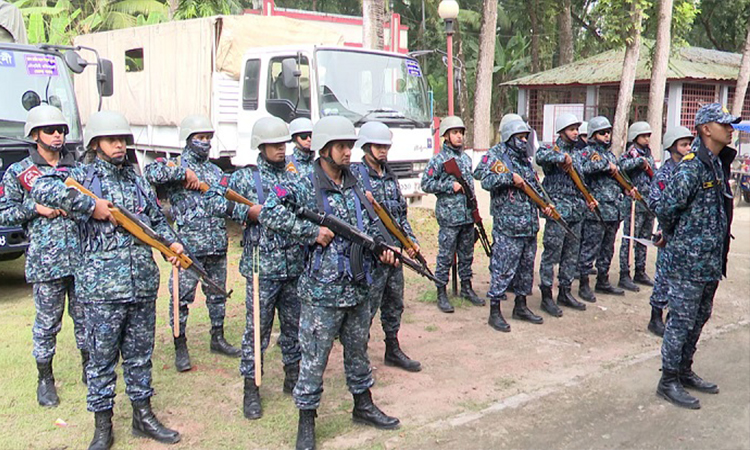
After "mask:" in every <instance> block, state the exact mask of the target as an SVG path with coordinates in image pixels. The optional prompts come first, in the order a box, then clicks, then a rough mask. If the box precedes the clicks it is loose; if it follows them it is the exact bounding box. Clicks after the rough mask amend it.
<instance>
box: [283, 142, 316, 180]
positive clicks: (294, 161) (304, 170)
mask: <svg viewBox="0 0 750 450" xmlns="http://www.w3.org/2000/svg"><path fill="white" fill-rule="evenodd" d="M314 161H315V152H313V151H306V150H302V149H301V148H299V147H297V146H295V147H294V151H293V152H292V154H291V155H288V156H287V157H286V170H287V171H288V172H292V173H296V174H297V175H298V176H300V177H303V178H304V177H308V176H310V172H312V168H313V162H314Z"/></svg>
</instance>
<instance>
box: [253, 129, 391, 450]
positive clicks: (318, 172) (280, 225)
mask: <svg viewBox="0 0 750 450" xmlns="http://www.w3.org/2000/svg"><path fill="white" fill-rule="evenodd" d="M356 139H357V136H356V133H355V129H354V125H353V124H352V123H351V121H349V120H348V119H346V118H344V117H341V116H327V117H324V118H322V119H321V120H319V121H318V122H317V123H316V124H315V127H314V130H313V141H312V146H311V148H312V149H313V150H316V151H318V152H319V154H320V158H318V159H317V160H316V161H315V163H314V164H313V173H312V174H311V175H310V176H309V177H304V178H301V179H299V180H298V181H297V182H296V183H293V184H288V185H286V186H277V187H275V188H274V189H273V190H272V191H271V192H270V193H269V195H268V197H267V198H266V202H265V203H264V205H263V208H262V209H261V212H260V223H261V225H263V226H264V227H268V228H269V229H271V230H272V231H274V232H278V233H286V234H289V235H291V236H293V237H294V238H296V239H298V240H299V241H301V242H302V243H303V244H305V245H307V246H308V252H309V258H308V260H307V268H306V269H305V270H304V271H303V272H302V275H301V276H300V279H299V283H298V292H299V295H300V299H301V302H302V306H301V311H300V336H299V340H300V346H301V348H302V362H301V364H300V375H299V380H298V381H297V385H296V386H295V388H294V392H293V396H294V402H295V404H296V405H297V408H299V409H300V417H299V426H298V430H297V445H296V448H297V449H312V448H315V416H316V411H317V408H318V406H319V405H320V396H321V393H322V392H323V372H324V371H325V367H326V365H327V363H328V355H329V353H330V351H331V347H332V345H333V340H334V336H336V335H337V334H338V335H339V337H340V340H341V344H342V345H343V347H344V371H345V372H346V382H347V385H348V386H349V391H350V392H351V393H352V394H353V396H354V410H353V412H352V418H353V419H354V420H355V421H358V422H362V423H365V424H368V425H372V426H374V427H377V428H385V429H393V428H396V427H398V425H399V420H398V419H396V418H394V417H389V416H387V415H385V414H384V413H383V412H382V411H381V410H380V409H379V408H378V407H377V406H375V404H374V403H373V401H372V395H371V393H370V387H371V386H372V385H373V378H372V369H371V367H370V361H369V359H368V357H367V341H368V339H369V327H370V305H369V302H368V293H369V289H368V286H367V284H368V281H370V280H371V278H370V276H369V275H368V274H367V272H368V270H367V269H368V268H369V267H371V266H372V263H373V262H374V261H373V260H372V258H371V257H370V256H368V255H369V254H365V255H363V257H364V258H365V273H364V274H353V273H352V267H351V264H350V255H351V251H352V249H353V248H354V247H353V246H352V245H351V243H350V242H348V241H346V240H344V239H343V238H342V237H340V236H334V234H333V233H332V232H331V230H329V229H328V228H326V227H320V226H318V225H316V224H314V223H311V222H309V221H306V220H304V219H302V218H299V217H297V216H296V215H295V214H294V212H293V211H294V209H293V206H291V205H290V203H289V199H292V200H293V201H294V202H295V203H296V204H298V205H301V206H304V207H306V208H310V209H318V210H323V211H325V212H326V213H327V214H331V215H333V216H336V217H338V218H339V219H341V220H343V221H346V222H347V223H349V224H350V225H351V226H353V227H357V228H358V229H359V230H361V231H364V232H370V230H371V229H374V227H375V224H376V222H375V220H374V219H373V217H374V216H373V215H372V214H371V213H370V212H368V210H369V211H371V208H370V207H369V202H368V200H367V198H366V197H365V195H364V193H363V192H362V190H361V189H360V188H359V187H358V183H357V179H356V178H355V177H354V176H353V175H352V174H351V172H350V171H349V163H350V158H351V148H352V146H353V144H354V142H355V140H356ZM360 248H361V247H360ZM380 259H381V262H384V263H388V264H395V257H394V255H393V253H392V252H391V251H386V252H384V253H383V254H382V255H380ZM358 275H364V277H363V278H364V279H362V281H358V280H359V276H358Z"/></svg>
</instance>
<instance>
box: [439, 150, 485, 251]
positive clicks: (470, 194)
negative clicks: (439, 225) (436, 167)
mask: <svg viewBox="0 0 750 450" xmlns="http://www.w3.org/2000/svg"><path fill="white" fill-rule="evenodd" d="M443 169H445V173H447V174H448V175H451V176H453V178H455V179H456V182H457V183H458V184H460V185H461V189H462V190H463V193H464V196H465V197H466V206H467V207H468V209H469V210H470V211H471V218H472V220H473V221H474V229H476V232H477V238H479V241H480V242H481V243H482V248H484V252H485V253H486V254H487V256H492V245H491V244H490V240H489V238H488V237H487V232H486V231H485V230H484V224H483V223H482V216H480V215H479V205H478V204H477V197H476V196H475V195H474V191H472V190H471V187H470V186H469V183H467V182H466V180H465V179H464V177H463V175H462V174H461V168H460V167H458V163H457V162H456V159H455V158H451V159H449V160H448V161H445V162H444V163H443ZM475 242H476V241H475Z"/></svg>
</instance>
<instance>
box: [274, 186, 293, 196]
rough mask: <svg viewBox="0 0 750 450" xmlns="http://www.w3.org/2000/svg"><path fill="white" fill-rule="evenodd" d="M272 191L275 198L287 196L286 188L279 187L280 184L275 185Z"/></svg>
mask: <svg viewBox="0 0 750 450" xmlns="http://www.w3.org/2000/svg"><path fill="white" fill-rule="evenodd" d="M273 191H274V192H275V193H276V196H278V197H279V198H284V197H286V196H287V194H289V192H287V190H286V188H285V187H284V186H281V185H280V184H277V185H276V186H274V187H273Z"/></svg>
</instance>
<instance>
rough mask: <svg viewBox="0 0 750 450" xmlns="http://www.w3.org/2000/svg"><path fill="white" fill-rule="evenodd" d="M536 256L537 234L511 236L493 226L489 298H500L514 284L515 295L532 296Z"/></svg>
mask: <svg viewBox="0 0 750 450" xmlns="http://www.w3.org/2000/svg"><path fill="white" fill-rule="evenodd" d="M535 257H536V235H534V236H528V237H510V236H506V235H505V234H503V233H502V232H500V231H499V230H498V229H497V227H493V228H492V258H491V259H490V290H489V292H487V297H489V299H490V300H498V301H499V299H500V298H501V297H502V296H503V294H505V291H506V290H507V289H508V286H510V285H511V283H512V284H513V292H514V293H515V294H516V295H530V294H531V289H532V288H533V285H534V258H535Z"/></svg>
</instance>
